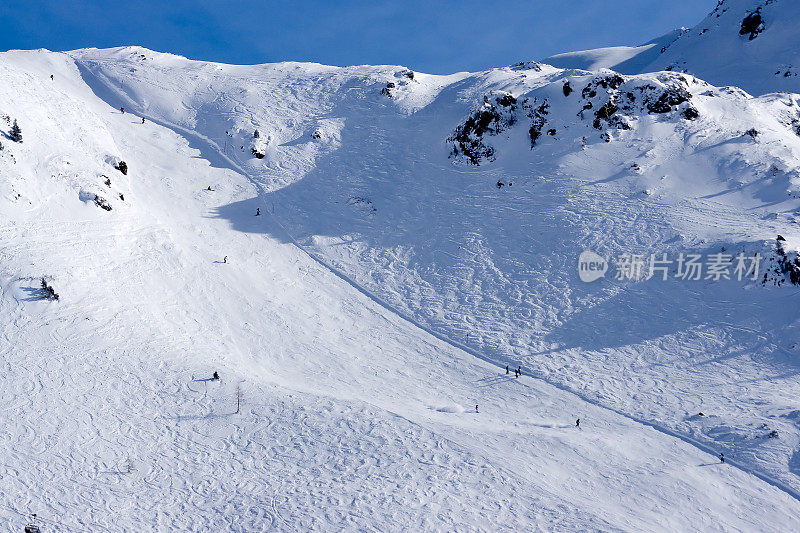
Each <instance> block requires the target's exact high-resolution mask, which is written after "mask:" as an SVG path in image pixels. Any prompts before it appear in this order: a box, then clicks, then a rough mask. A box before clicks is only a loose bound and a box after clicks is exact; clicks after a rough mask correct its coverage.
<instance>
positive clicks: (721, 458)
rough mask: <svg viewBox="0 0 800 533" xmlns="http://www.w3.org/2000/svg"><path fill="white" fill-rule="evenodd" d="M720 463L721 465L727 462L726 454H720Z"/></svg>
mask: <svg viewBox="0 0 800 533" xmlns="http://www.w3.org/2000/svg"><path fill="white" fill-rule="evenodd" d="M719 462H720V463H724V462H725V454H724V453H720V454H719Z"/></svg>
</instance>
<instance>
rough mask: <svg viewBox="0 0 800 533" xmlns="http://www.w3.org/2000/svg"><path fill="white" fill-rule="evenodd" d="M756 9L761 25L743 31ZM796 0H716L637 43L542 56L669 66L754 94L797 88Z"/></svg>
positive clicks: (562, 62)
mask: <svg viewBox="0 0 800 533" xmlns="http://www.w3.org/2000/svg"><path fill="white" fill-rule="evenodd" d="M753 14H758V16H759V17H760V18H761V27H760V28H758V31H757V32H756V33H755V34H753V33H752V32H746V33H744V34H743V33H742V30H743V22H744V20H745V19H746V18H747V17H748V16H749V15H753ZM798 21H800V2H797V0H719V1H718V4H717V6H716V7H715V9H714V10H713V11H712V12H711V13H709V14H708V16H707V17H705V18H704V19H703V20H702V21H700V22H699V23H698V24H697V25H695V26H694V27H692V28H690V29H686V28H682V29H679V30H675V31H673V32H670V33H668V34H666V35H664V36H662V37H659V38H657V39H654V40H653V41H650V42H648V43H645V44H643V45H641V46H616V47H608V48H597V49H593V50H582V51H579V52H567V53H564V54H557V55H554V56H551V57H548V58H546V59H543V60H542V61H543V62H544V63H548V64H551V65H553V66H557V67H562V68H583V69H589V70H594V69H598V68H612V69H614V70H616V71H618V72H622V73H625V74H641V73H646V72H654V71H659V70H672V71H677V72H686V73H689V74H692V75H695V76H697V77H699V78H702V79H703V80H705V81H707V82H709V83H713V84H715V85H735V86H737V87H740V88H742V89H744V90H745V91H747V92H749V93H750V94H753V95H762V94H767V93H772V92H793V93H798V92H800V32H798V30H797V27H798Z"/></svg>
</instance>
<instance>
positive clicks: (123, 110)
mask: <svg viewBox="0 0 800 533" xmlns="http://www.w3.org/2000/svg"><path fill="white" fill-rule="evenodd" d="M119 110H120V111H122V114H123V115H124V114H125V108H124V107H120V108H119Z"/></svg>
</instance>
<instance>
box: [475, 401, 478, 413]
mask: <svg viewBox="0 0 800 533" xmlns="http://www.w3.org/2000/svg"><path fill="white" fill-rule="evenodd" d="M475 412H476V413H477V412H478V404H477V403H476V404H475Z"/></svg>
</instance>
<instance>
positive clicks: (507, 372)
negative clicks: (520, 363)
mask: <svg viewBox="0 0 800 533" xmlns="http://www.w3.org/2000/svg"><path fill="white" fill-rule="evenodd" d="M506 374H508V365H506Z"/></svg>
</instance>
